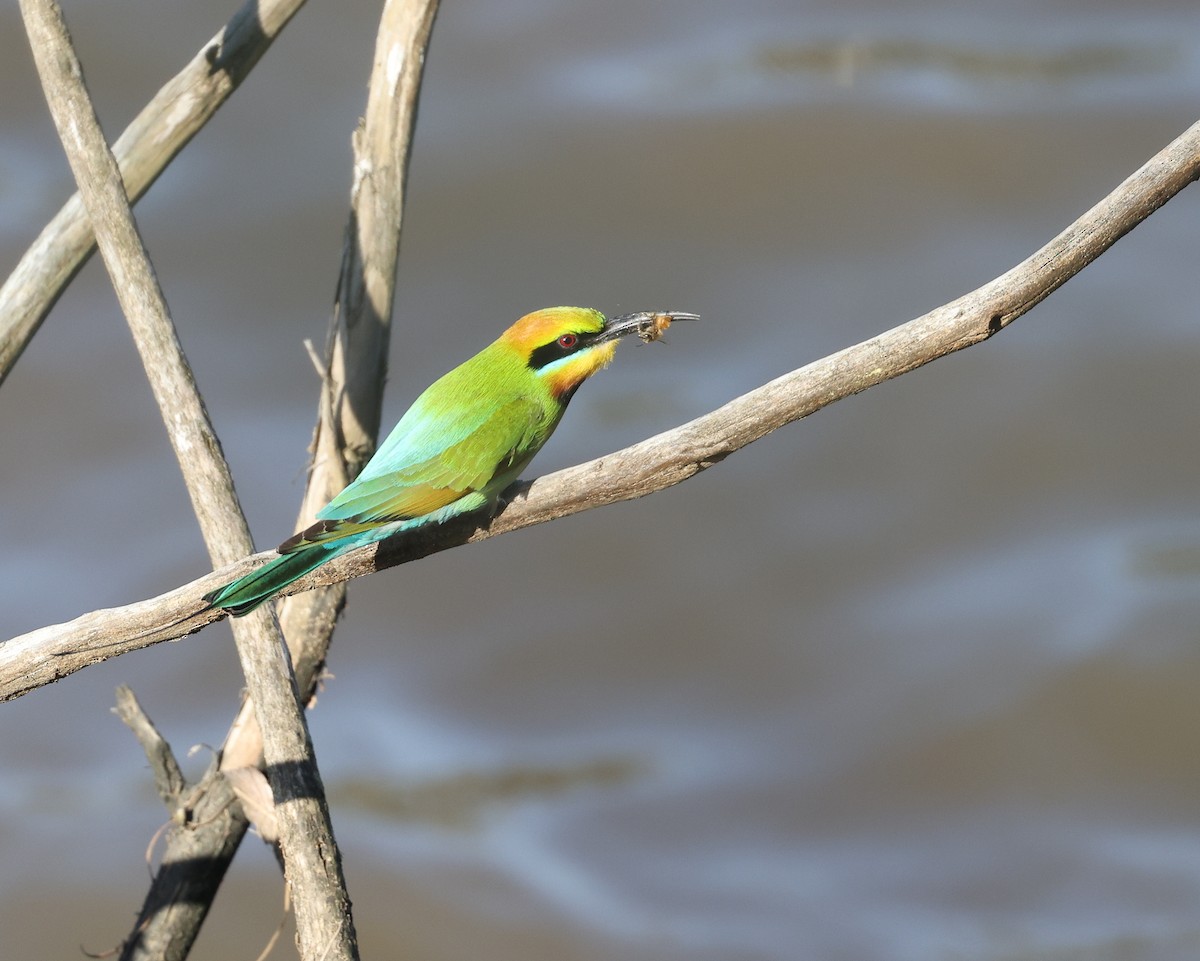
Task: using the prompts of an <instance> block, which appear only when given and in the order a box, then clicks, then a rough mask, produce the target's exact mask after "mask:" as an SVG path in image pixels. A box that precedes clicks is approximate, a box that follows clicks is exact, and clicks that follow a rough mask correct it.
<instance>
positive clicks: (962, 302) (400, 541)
mask: <svg viewBox="0 0 1200 961" xmlns="http://www.w3.org/2000/svg"><path fill="white" fill-rule="evenodd" d="M1198 177H1200V123H1197V124H1195V125H1193V126H1192V127H1190V128H1189V129H1188V130H1186V131H1185V132H1184V133H1183V134H1182V135H1180V136H1179V137H1178V138H1177V139H1176V140H1175V141H1173V142H1172V143H1171V144H1170V145H1169V146H1167V147H1166V148H1165V149H1164V150H1162V151H1161V152H1160V153H1159V154H1157V155H1156V156H1155V157H1153V158H1152V159H1151V160H1150V161H1149V162H1148V163H1146V164H1145V165H1144V166H1143V167H1142V168H1141V169H1140V170H1138V171H1137V172H1136V173H1135V174H1133V175H1132V176H1131V177H1130V178H1129V179H1128V180H1126V181H1125V182H1124V183H1122V184H1121V185H1120V186H1119V187H1118V188H1117V189H1116V190H1114V191H1113V192H1112V193H1111V194H1109V196H1108V197H1106V198H1105V199H1104V200H1102V201H1101V202H1100V203H1099V204H1097V205H1096V206H1095V207H1093V208H1092V209H1091V210H1089V211H1088V212H1087V213H1086V214H1084V215H1083V216H1082V217H1080V218H1079V219H1078V220H1077V221H1075V222H1074V223H1073V224H1071V225H1070V226H1069V227H1068V228H1067V229H1066V230H1065V231H1063V232H1062V233H1061V234H1059V235H1058V236H1057V237H1055V238H1054V240H1052V241H1051V242H1050V243H1049V244H1047V245H1046V246H1045V247H1043V248H1041V249H1040V250H1039V251H1037V253H1035V254H1034V255H1033V256H1031V257H1029V258H1028V259H1027V260H1025V261H1023V262H1022V263H1020V264H1018V265H1017V266H1016V267H1014V268H1013V269H1012V270H1010V271H1008V272H1007V273H1005V274H1003V275H1002V276H1000V277H998V278H997V279H995V280H993V281H992V282H990V283H988V284H985V285H984V286H983V287H980V288H979V289H978V290H975V291H973V292H972V293H969V294H966V295H965V296H963V297H960V298H958V299H957V300H955V301H952V302H951V303H949V304H946V305H945V306H943V307H939V308H937V309H936V310H933V311H930V312H929V313H928V314H925V315H924V316H922V317H918V318H917V319H915V320H912V321H909V322H908V323H907V324H903V325H901V326H899V327H896V328H894V329H892V330H889V331H886V332H884V333H882V334H880V335H878V336H877V337H873V338H871V339H870V340H867V341H864V342H862V343H860V344H857V345H855V346H853V347H848V348H846V349H844V350H841V351H838V352H837V353H835V354H831V355H830V356H828V357H826V358H824V359H822V360H819V361H816V362H815V363H812V364H809V365H807V366H806V367H801V368H799V369H798V370H794V371H792V372H790V373H787V374H784V375H783V376H782V377H778V378H776V379H775V380H773V381H771V382H769V383H767V384H764V385H762V386H761V387H759V388H757V389H755V390H752V391H750V392H749V393H746V394H743V395H742V396H740V397H737V398H735V399H734V400H731V401H730V402H729V403H727V404H725V405H723V406H722V407H719V408H718V409H716V410H714V411H712V412H711V413H708V414H705V415H704V416H702V417H698V418H696V419H695V420H693V421H690V422H689V423H686V424H683V425H682V426H680V427H677V428H675V429H674V430H670V431H667V432H665V433H662V434H659V435H657V436H655V437H651V438H649V439H647V440H644V441H642V442H641V443H639V444H634V445H633V446H632V447H627V448H625V449H624V450H620V451H616V452H615V453H612V454H609V455H607V456H605V457H600V458H597V459H596V460H593V461H589V462H587V463H585V464H580V465H577V466H575V467H570V468H567V469H566V470H561V471H556V472H555V473H553V474H547V475H545V476H543V477H539V478H538V479H537V480H535V481H533V482H532V483H528V482H521V483H517V484H515V485H513V487H512V488H510V489H509V491H508V492H506V497H507V499H508V503H507V504H506V506H505V507H504V509H503V510H502V511H500V512H499V513H498V514H496V515H495V517H493V518H492V519H491V520H490V522H488V523H487V526H486V528H483V529H477V530H476V529H473V521H472V519H470V518H464V519H460V520H458V521H456V522H453V523H448V524H444V525H442V526H440V527H430V528H425V529H418V530H416V531H413V532H411V533H410V534H408V535H405V536H401V537H398V538H393V539H392V540H391V541H387V542H384V543H382V544H379V545H370V546H367V547H364V548H361V549H359V550H357V551H354V552H352V553H350V554H347V555H345V556H344V557H341V558H338V559H337V560H335V561H333V562H331V563H329V564H326V565H325V566H323V567H320V568H318V569H317V570H316V571H313V572H312V573H311V574H308V575H306V576H305V577H304V578H301V579H300V580H298V581H297V582H296V583H295V584H293V585H291V586H290V587H289V591H305V590H311V589H312V588H314V587H322V586H325V585H329V584H334V583H338V582H341V581H345V580H348V579H349V578H352V577H358V576H360V575H363V574H367V573H371V572H372V571H376V570H383V569H385V568H387V567H392V566H395V565H397V564H402V563H405V562H407V561H411V560H415V559H417V558H420V557H424V556H426V555H428V554H432V553H435V552H437V551H441V550H446V549H448V548H451V547H456V546H458V545H460V544H463V543H473V542H475V541H479V540H484V539H486V538H488V537H493V536H495V535H497V534H504V533H508V532H509V531H514V530H519V529H521V528H524V527H529V526H531V525H533V524H540V523H544V522H545V521H549V520H554V519H555V518H559V517H565V516H567V515H569V514H575V513H578V512H580V511H584V510H589V509H591V508H593V507H601V506H603V505H605V504H612V503H616V502H617V501H622V500H631V499H633V498H636V497H642V496H644V495H646V494H650V493H653V492H655V491H659V490H663V489H664V488H667V487H671V486H673V485H675V484H678V483H680V482H682V481H684V480H686V479H687V478H689V477H691V476H693V475H694V474H696V473H698V472H700V471H702V470H704V469H705V468H707V467H711V466H712V465H713V464H716V463H718V462H719V461H721V460H723V459H724V458H725V457H727V456H729V455H730V454H731V453H733V452H735V451H737V450H740V449H741V448H742V447H745V446H746V445H747V444H750V443H752V442H753V441H755V440H758V439H759V438H761V437H764V436H765V435H766V434H768V433H770V432H772V431H774V430H777V429H778V428H780V427H782V426H784V425H785V424H789V423H791V422H793V421H795V420H799V419H800V418H802V417H806V416H808V415H809V414H811V413H813V412H814V411H817V410H820V409H821V408H822V407H826V406H828V405H829V404H832V403H833V402H834V401H837V400H841V399H842V398H845V397H849V396H851V395H853V394H857V393H859V392H860V391H863V390H866V389H867V388H868V387H872V386H874V385H876V384H880V383H882V382H884V381H886V380H890V379H891V378H893V377H898V376H900V375H901V374H904V373H906V372H908V371H910V370H914V369H915V368H917V367H920V366H921V365H923V364H927V363H929V362H930V361H932V360H936V359H937V358H939V357H944V356H945V355H947V354H949V353H952V352H954V351H957V350H961V349H963V348H964V347H969V346H971V345H972V344H977V343H979V342H980V341H983V340H986V339H987V338H988V337H991V336H992V335H993V334H995V333H997V332H998V331H1000V330H1002V329H1003V328H1005V327H1007V326H1008V325H1009V324H1010V323H1011V322H1012V321H1014V320H1015V319H1016V318H1017V317H1020V316H1021V315H1022V314H1023V313H1025V312H1026V311H1028V310H1029V309H1031V308H1032V307H1033V306H1034V305H1036V304H1038V303H1040V302H1041V301H1042V300H1043V299H1044V298H1045V297H1046V296H1048V295H1049V294H1050V293H1051V292H1053V291H1054V290H1055V289H1057V288H1058V287H1060V286H1062V284H1063V283H1065V282H1066V281H1067V280H1068V279H1070V278H1071V277H1072V276H1074V275H1075V274H1076V273H1078V272H1079V271H1080V270H1082V269H1083V268H1084V267H1086V266H1087V265H1088V264H1089V263H1091V262H1092V261H1093V260H1095V259H1096V258H1097V257H1099V256H1100V255H1101V254H1102V253H1103V252H1104V251H1105V250H1107V249H1108V248H1109V247H1111V246H1112V245H1113V244H1114V243H1115V242H1116V241H1117V240H1118V239H1120V238H1121V237H1122V236H1124V234H1126V233H1128V232H1129V231H1130V230H1132V229H1133V228H1134V227H1135V226H1137V224H1139V223H1141V222H1142V221H1143V220H1145V219H1146V218H1147V217H1149V216H1150V214H1152V213H1153V212H1154V211H1155V210H1157V209H1158V208H1159V207H1161V206H1162V205H1163V204H1164V203H1166V202H1167V201H1168V200H1170V199H1171V197H1173V196H1174V195H1175V194H1177V193H1178V192H1179V191H1180V190H1182V189H1183V188H1184V187H1186V186H1187V185H1188V184H1190V183H1192V182H1193V181H1194V180H1196V179H1197V178H1198ZM710 320H711V321H712V322H714V323H719V322H720V320H719V318H710ZM475 520H476V521H477V520H478V519H475ZM272 556H274V552H272V551H264V552H262V553H260V554H257V555H255V556H254V557H249V558H243V559H242V560H240V561H238V562H237V563H236V564H233V565H231V566H230V567H228V568H226V569H224V570H222V571H218V572H215V573H213V574H209V575H205V576H204V577H202V578H199V579H197V580H195V581H192V582H191V583H189V584H186V585H183V586H182V587H179V588H176V589H175V590H173V591H170V592H169V593H167V594H163V595H160V596H159V597H156V598H153V599H151V600H148V601H142V602H139V603H137V604H131V605H129V606H127V607H121V608H113V609H110V610H101V611H93V612H92V613H90V614H85V615H83V616H82V617H79V618H76V619H75V620H73V621H70V622H68V623H66V624H57V625H52V626H49V627H44V628H41V629H39V630H36V631H33V632H31V633H29V634H25V635H22V636H21V637H17V638H14V639H13V640H11V641H9V642H8V643H7V644H5V645H0V700H6V699H9V698H13V697H19V696H20V695H22V694H25V693H27V692H28V691H30V690H33V689H34V688H36V687H40V686H41V685H43V684H47V683H50V682H52V681H55V680H57V679H58V678H60V677H64V676H66V675H67V674H70V673H72V672H73V671H76V670H79V669H80V668H83V667H86V666H88V665H89V664H93V663H97V662H98V661H102V660H106V659H107V658H109V657H112V656H116V655H117V654H120V653H123V652H124V651H126V650H135V649H138V648H141V647H146V646H148V645H150V644H154V643H158V642H159V641H165V640H171V639H174V638H178V637H183V636H184V635H186V634H189V633H192V632H194V631H197V630H199V629H200V628H202V627H203V626H204V625H205V624H207V623H209V622H210V621H212V620H214V619H216V618H217V617H219V616H220V615H219V614H217V613H215V612H213V611H200V610H199V607H201V606H202V605H201V603H200V601H199V598H200V597H201V595H202V594H204V593H205V592H206V591H209V590H212V589H213V588H215V587H217V586H219V585H221V584H223V583H225V582H227V581H229V580H230V579H231V578H233V577H237V576H240V575H241V574H244V573H246V572H247V571H249V570H252V569H253V568H254V567H255V566H257V565H258V564H261V563H262V562H263V561H265V560H267V559H268V558H270V557H272Z"/></svg>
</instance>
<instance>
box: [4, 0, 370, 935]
mask: <svg viewBox="0 0 1200 961" xmlns="http://www.w3.org/2000/svg"><path fill="white" fill-rule="evenodd" d="M21 12H22V16H23V17H24V20H25V27H26V31H27V33H28V34H29V40H30V45H31V47H32V49H33V54H34V61H35V63H36V64H37V68H38V73H39V75H40V77H41V80H42V87H43V90H44V91H45V93H46V99H47V102H48V104H49V107H50V113H51V116H52V117H53V119H54V124H55V127H56V128H57V129H58V133H59V137H60V139H61V140H62V142H63V147H64V149H65V151H66V154H67V159H68V161H69V162H70V165H71V169H72V171H73V172H74V175H75V180H76V183H77V184H78V185H79V190H80V196H81V197H82V198H83V204H84V207H85V209H86V210H87V212H88V216H89V217H90V219H91V222H92V226H93V229H94V230H95V233H96V243H97V246H98V248H99V250H100V254H101V256H102V257H103V259H104V263H105V266H106V267H107V268H108V271H109V274H110V276H111V278H112V282H113V287H114V289H115V290H116V294H117V299H118V300H119V301H120V303H121V308H122V310H123V312H124V314H125V316H126V319H127V320H128V322H129V327H130V330H131V332H132V333H133V337H134V341H135V343H136V345H137V348H138V351H139V353H140V354H141V356H142V363H143V366H144V367H145V369H146V373H147V376H148V378H149V380H150V385H151V389H152V390H153V391H154V395H155V400H156V401H157V402H158V405H159V409H160V411H161V412H162V415H163V420H164V422H165V423H166V426H167V433H168V436H169V437H170V439H171V444H172V446H173V448H174V449H175V454H176V458H177V459H178V461H179V463H180V467H181V468H182V470H183V474H184V480H185V482H186V485H187V488H188V493H189V495H190V497H191V501H192V507H193V510H194V511H195V513H196V518H197V520H198V522H199V523H200V528H201V531H202V533H203V534H204V538H205V542H206V544H207V546H208V549H209V554H210V556H211V557H212V559H213V561H214V563H227V562H228V561H229V560H231V559H232V558H233V557H236V556H238V555H239V554H242V553H244V552H246V551H249V550H252V549H253V546H252V542H251V540H250V532H249V528H248V527H247V526H246V521H245V517H244V516H243V515H242V512H241V508H240V506H239V505H238V503H237V498H236V495H235V494H234V491H233V480H232V477H231V476H230V474H229V468H228V465H227V464H226V463H225V459H224V457H223V456H222V455H221V451H220V445H219V444H218V442H217V439H216V435H215V434H214V433H213V431H212V426H211V424H210V423H209V421H208V416H207V412H206V411H205V410H204V405H203V403H202V401H201V399H200V395H199V393H198V392H197V390H196V387H195V383H194V381H193V379H192V374H191V370H190V368H189V367H188V364H187V361H186V358H185V357H184V355H183V350H182V348H181V346H180V344H179V341H178V337H177V336H176V332H175V328H174V325H173V323H172V322H171V319H170V316H169V314H168V312H167V306H166V301H165V298H164V297H163V294H162V290H161V289H160V287H159V285H158V280H157V278H156V277H155V275H154V272H153V269H152V267H151V265H150V260H149V257H148V255H147V253H146V250H145V247H144V246H143V244H142V241H141V237H140V236H139V234H138V231H137V226H136V224H135V222H134V219H133V213H132V210H131V209H130V206H129V201H128V198H127V196H126V194H125V189H124V184H123V182H122V180H121V174H120V170H119V169H118V167H117V163H116V160H115V158H114V157H113V155H112V153H111V151H110V150H109V147H108V144H107V142H106V141H105V139H104V134H103V131H101V129H100V124H99V121H98V119H97V117H96V114H95V110H94V108H93V106H92V103H91V100H90V98H89V96H88V93H87V90H86V88H85V86H84V83H83V71H82V68H81V66H80V64H79V61H78V58H77V57H76V55H75V51H74V48H73V46H72V43H71V39H70V36H69V34H68V32H67V27H66V23H65V22H64V21H63V18H62V11H61V10H60V9H59V7H58V4H57V2H56V0H21ZM234 639H235V641H236V642H237V647H238V655H239V657H240V659H241V662H242V670H243V672H244V674H245V676H246V683H247V687H248V688H249V690H250V692H251V693H252V695H253V697H254V701H255V704H256V709H257V713H258V721H259V726H260V728H261V730H262V731H263V734H264V738H263V740H264V754H265V756H266V760H267V771H268V775H269V777H270V780H271V787H272V790H273V792H274V796H275V801H276V805H277V808H278V811H277V816H278V818H279V824H280V846H281V849H282V851H283V855H284V860H285V866H286V869H287V877H288V883H289V885H290V887H291V890H292V894H293V898H294V902H295V905H296V920H297V940H298V941H299V944H300V950H301V955H302V957H304V958H306V959H309V958H316V957H318V956H320V957H332V958H344V959H356V958H357V957H358V949H357V941H356V937H355V933H354V925H353V921H352V919H351V915H350V901H349V897H348V896H347V894H346V891H345V882H344V880H343V878H342V872H341V859H340V856H339V854H338V851H337V846H336V843H335V841H334V839H333V830H332V826H331V825H330V823H329V811H328V808H327V806H326V803H325V797H324V789H323V787H322V785H321V780H320V775H319V774H318V772H317V768H316V761H315V759H314V758H313V754H312V744H311V741H310V739H309V736H308V727H307V724H306V722H305V717H304V711H303V708H302V706H301V705H300V703H299V701H298V696H297V692H296V689H295V684H294V681H293V679H292V674H291V665H290V662H289V660H288V657H287V654H286V651H285V650H284V647H283V642H282V637H281V635H280V633H279V627H278V624H277V623H276V622H275V619H274V617H273V615H272V614H271V613H270V612H266V613H265V614H264V616H261V617H256V618H253V619H247V622H246V623H245V624H244V625H242V624H239V625H237V626H236V627H235V629H234Z"/></svg>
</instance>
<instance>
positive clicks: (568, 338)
mask: <svg viewBox="0 0 1200 961" xmlns="http://www.w3.org/2000/svg"><path fill="white" fill-rule="evenodd" d="M578 343H579V338H578V337H576V336H575V335H574V334H563V335H562V336H561V337H559V338H558V346H559V347H561V348H562V349H563V350H570V349H571V348H572V347H574V346H575V345H576V344H578Z"/></svg>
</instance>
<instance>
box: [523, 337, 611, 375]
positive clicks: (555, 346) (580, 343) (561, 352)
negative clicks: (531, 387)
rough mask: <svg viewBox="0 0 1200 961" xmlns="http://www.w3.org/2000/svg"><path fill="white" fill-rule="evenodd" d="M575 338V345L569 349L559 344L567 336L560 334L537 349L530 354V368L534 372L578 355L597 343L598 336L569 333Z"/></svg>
mask: <svg viewBox="0 0 1200 961" xmlns="http://www.w3.org/2000/svg"><path fill="white" fill-rule="evenodd" d="M566 333H567V334H571V335H573V336H574V337H575V343H574V344H572V345H571V346H569V347H564V346H563V345H562V344H560V343H559V340H560V339H561V338H562V337H564V336H565V334H560V335H559V336H558V337H556V338H555V339H554V340H552V341H550V343H548V344H542V346H541V347H535V348H534V349H533V350H532V351H531V352H530V354H529V366H530V368H531V369H532V370H541V369H542V368H543V367H545V366H546V365H547V364H552V363H554V362H555V361H556V360H561V359H562V358H564V357H568V356H570V355H571V354H577V353H579V351H581V350H584V349H586V348H587V347H590V346H591V345H592V343H594V342H595V340H596V337H597V335H596V334H581V333H578V332H576V331H567V332H566Z"/></svg>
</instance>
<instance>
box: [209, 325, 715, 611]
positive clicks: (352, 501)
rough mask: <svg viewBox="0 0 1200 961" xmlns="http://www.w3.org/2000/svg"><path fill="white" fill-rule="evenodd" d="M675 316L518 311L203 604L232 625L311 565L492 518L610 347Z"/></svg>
mask: <svg viewBox="0 0 1200 961" xmlns="http://www.w3.org/2000/svg"><path fill="white" fill-rule="evenodd" d="M672 320H699V317H697V315H695V314H689V313H682V312H679V311H662V312H654V311H645V312H639V313H634V314H625V315H623V316H621V317H615V318H613V319H612V320H607V319H606V318H605V316H604V315H603V314H602V313H600V312H599V311H598V310H590V309H588V308H585V307H549V308H547V309H545V310H538V311H535V312H534V313H532V314H527V315H526V316H524V317H522V318H521V319H520V320H518V321H517V322H516V323H515V324H513V325H512V326H511V327H509V328H508V330H506V331H505V332H504V333H503V334H501V335H500V337H499V339H498V340H496V341H495V342H494V343H492V344H491V345H489V346H488V347H485V348H484V349H483V350H482V351H480V352H479V353H478V354H476V355H475V356H474V357H472V358H471V359H470V360H468V361H466V362H465V363H463V364H461V365H459V366H458V367H455V368H454V370H452V371H450V373H448V374H446V375H445V376H444V377H442V378H440V379H439V380H437V381H435V382H434V383H433V384H432V385H430V386H429V387H428V388H426V390H425V392H424V393H423V394H421V396H420V397H418V398H417V399H416V401H415V402H414V403H413V405H412V407H410V408H409V409H408V411H407V412H406V413H405V415H404V416H403V417H401V418H400V422H399V423H398V424H396V426H395V428H393V430H392V432H391V434H390V435H389V436H388V438H387V440H386V441H384V443H383V446H381V447H380V448H379V450H378V451H376V452H375V456H374V457H372V458H371V460H370V461H369V462H368V463H367V465H366V467H364V468H363V470H362V473H360V474H359V475H358V477H357V478H356V479H355V480H354V481H353V482H352V483H350V484H349V485H348V486H347V487H346V488H345V490H343V491H342V492H341V493H340V494H338V495H337V496H336V497H334V499H333V500H331V501H330V502H329V503H328V504H326V505H325V506H324V507H323V508H322V509H321V510H320V511H319V512H318V513H317V522H316V523H315V524H313V525H312V526H311V527H309V528H307V529H306V530H303V531H301V532H300V533H299V534H296V535H294V536H293V537H290V538H288V539H287V540H286V541H284V542H283V543H282V544H280V545H279V548H278V551H279V556H278V557H276V558H274V559H273V560H271V561H268V562H267V563H266V564H264V565H263V566H262V567H260V568H258V569H257V570H255V571H252V572H251V573H249V574H247V575H245V576H244V577H239V578H238V579H237V580H235V581H232V582H231V583H229V584H226V585H225V586H224V587H222V588H219V589H218V590H215V591H212V592H211V593H209V594H206V595H205V600H206V601H208V602H209V604H210V605H211V606H212V607H219V608H223V609H224V610H227V611H229V613H230V614H232V615H234V616H235V617H240V616H241V615H243V614H246V613H248V612H249V611H252V610H254V609H255V608H256V607H258V606H259V605H260V604H262V603H263V602H264V601H266V600H268V599H269V598H270V597H272V596H273V595H274V594H276V593H277V592H279V591H281V590H282V589H283V588H285V587H287V585H288V584H290V583H292V581H294V580H296V579H297V578H299V577H302V576H303V575H305V574H307V573H308V572H309V571H311V570H313V569H314V568H316V567H319V566H320V565H322V564H324V563H326V562H327V561H331V560H333V558H335V557H338V556H339V555H341V554H345V553H346V552H347V551H352V550H354V549H355V548H356V547H361V546H363V545H364V544H371V543H373V542H375V541H379V540H382V539H383V538H385V537H390V536H391V535H392V534H396V533H398V532H400V531H404V530H411V529H412V528H414V527H420V526H422V525H424V524H436V523H440V522H442V521H445V520H448V519H449V518H451V517H457V516H458V515H460V514H466V513H470V512H473V511H482V510H483V509H484V508H488V509H495V505H496V502H497V500H498V498H499V496H500V492H501V491H503V490H504V489H505V488H506V487H508V485H509V484H511V483H512V482H513V481H514V480H516V479H517V476H518V475H519V474H520V473H521V471H522V470H524V469H525V465H526V464H528V463H529V462H530V461H531V460H532V459H533V456H534V455H535V454H536V453H537V452H538V451H539V450H541V449H542V445H543V444H545V443H546V441H547V440H549V438H550V435H551V434H552V433H554V428H556V427H557V426H558V423H559V421H560V420H561V419H562V416H563V412H564V411H566V409H567V404H568V403H569V402H570V400H571V398H572V397H573V396H574V395H575V391H576V390H578V389H579V385H580V384H582V383H583V382H584V381H585V380H587V379H588V378H589V377H591V376H592V374H594V373H596V372H597V371H599V370H602V369H603V368H604V367H607V366H608V364H609V362H610V361H611V360H612V357H613V354H614V353H615V351H616V349H617V342H618V341H619V340H620V339H621V338H622V337H625V336H627V335H629V334H637V335H638V336H639V337H641V339H642V340H643V341H645V342H647V343H649V342H650V341H652V340H658V339H659V337H661V336H662V333H663V331H664V330H666V328H667V327H668V326H670V324H671V321H672Z"/></svg>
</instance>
